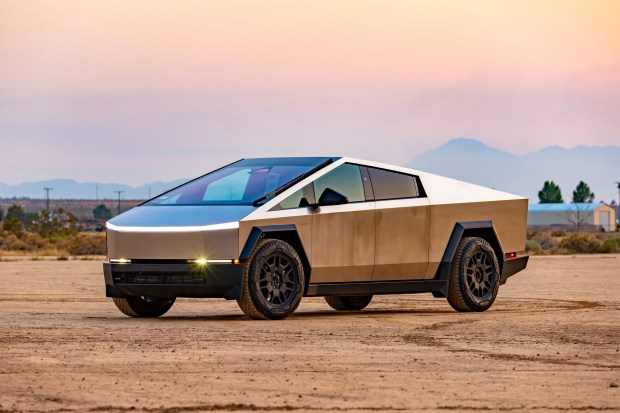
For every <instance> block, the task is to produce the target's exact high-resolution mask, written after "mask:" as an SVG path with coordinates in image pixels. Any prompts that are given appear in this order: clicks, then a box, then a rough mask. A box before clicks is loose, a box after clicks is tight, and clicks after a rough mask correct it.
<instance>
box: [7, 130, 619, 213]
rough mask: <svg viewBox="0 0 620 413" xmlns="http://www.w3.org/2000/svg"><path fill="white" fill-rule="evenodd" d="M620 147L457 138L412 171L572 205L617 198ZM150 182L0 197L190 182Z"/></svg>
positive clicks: (135, 190)
mask: <svg viewBox="0 0 620 413" xmlns="http://www.w3.org/2000/svg"><path fill="white" fill-rule="evenodd" d="M619 165H620V147H618V146H605V147H596V146H593V147H590V146H577V147H575V148H572V149H565V148H562V147H560V146H550V147H547V148H544V149H541V150H539V151H536V152H532V153H528V154H525V155H515V154H512V153H509V152H505V151H501V150H499V149H495V148H492V147H490V146H488V145H485V144H484V143H482V142H480V141H477V140H475V139H465V138H458V139H453V140H451V141H449V142H448V143H446V144H445V145H442V146H440V147H439V148H437V149H435V150H431V151H428V152H424V153H422V154H420V155H418V156H416V157H415V158H413V159H412V160H411V161H410V162H408V163H407V166H409V167H411V168H414V169H419V170H422V171H427V172H432V173H436V174H438V175H443V176H448V177H451V178H455V179H459V180H462V181H467V182H471V183H474V184H479V185H484V186H488V187H491V188H495V189H499V190H501V191H506V192H511V193H514V194H518V195H522V196H527V197H528V198H530V202H538V191H539V190H540V188H542V185H543V183H544V181H546V180H553V181H555V182H556V183H557V184H559V185H560V188H562V194H563V196H564V200H565V201H567V202H570V199H571V196H572V192H573V190H574V189H575V186H577V183H578V182H579V181H580V180H584V181H586V182H587V183H588V185H590V188H592V190H593V191H594V194H595V196H596V201H600V200H604V201H605V202H610V201H611V200H612V199H616V200H617V199H618V198H617V196H618V191H617V185H616V184H615V181H620V167H619ZM186 181H187V180H186V179H177V180H175V181H171V182H151V183H147V184H144V185H142V186H139V187H131V186H128V185H124V184H117V183H107V184H103V183H96V182H85V183H81V182H76V181H74V180H72V179H54V180H49V181H38V182H25V183H23V184H19V185H6V184H3V183H1V182H0V198H12V197H18V198H19V197H28V198H39V199H40V198H44V196H45V193H44V192H43V188H44V187H51V188H54V189H53V191H51V193H50V198H52V199H63V198H69V199H95V194H96V187H97V185H98V186H99V191H98V192H99V199H116V197H117V195H116V193H114V191H117V190H120V191H125V192H124V193H123V194H122V198H123V199H127V200H129V199H135V200H140V199H147V197H148V196H149V187H150V193H151V197H154V196H156V195H158V194H160V193H162V192H165V191H166V190H168V189H170V188H173V187H175V186H178V185H180V184H182V183H183V182H186Z"/></svg>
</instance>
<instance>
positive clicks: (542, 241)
mask: <svg viewBox="0 0 620 413" xmlns="http://www.w3.org/2000/svg"><path fill="white" fill-rule="evenodd" d="M531 240H532V241H536V243H538V245H539V246H540V248H541V249H544V250H549V249H552V248H555V247H556V246H557V245H558V242H557V241H556V240H555V239H553V238H552V237H550V236H549V235H547V234H546V233H544V232H537V233H535V234H534V235H533V236H532V237H531Z"/></svg>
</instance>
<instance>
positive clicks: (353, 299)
mask: <svg viewBox="0 0 620 413" xmlns="http://www.w3.org/2000/svg"><path fill="white" fill-rule="evenodd" d="M370 300H372V295H351V296H348V295H331V296H328V297H325V301H327V304H329V306H330V307H331V308H333V309H334V310H338V311H354V310H363V309H364V308H366V306H367V305H368V304H370Z"/></svg>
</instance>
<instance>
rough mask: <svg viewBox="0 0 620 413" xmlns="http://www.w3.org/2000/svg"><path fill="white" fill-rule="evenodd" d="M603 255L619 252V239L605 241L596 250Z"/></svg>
mask: <svg viewBox="0 0 620 413" xmlns="http://www.w3.org/2000/svg"><path fill="white" fill-rule="evenodd" d="M598 252H602V253H604V254H608V253H615V252H620V238H609V239H606V240H605V241H604V242H603V243H602V244H601V245H600V246H599V248H598Z"/></svg>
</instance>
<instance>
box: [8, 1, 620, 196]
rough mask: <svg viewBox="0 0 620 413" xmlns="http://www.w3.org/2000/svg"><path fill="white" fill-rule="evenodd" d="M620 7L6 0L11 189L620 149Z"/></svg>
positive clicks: (598, 4) (617, 3) (608, 4)
mask: <svg viewBox="0 0 620 413" xmlns="http://www.w3.org/2000/svg"><path fill="white" fill-rule="evenodd" d="M618 22H620V1H617V0H609V1H605V0H592V1H586V0H579V1H575V0H516V1H513V0H501V1H496V0H467V1H465V0H459V1H457V0H453V1H450V0H439V1H437V0H428V1H417V0H403V1H396V0H382V1H378V0H374V1H368V0H350V1H344V0H279V1H275V0H261V1H254V0H252V1H250V0H247V1H239V0H221V1H209V0H204V1H191V0H189V1H183V2H179V1H173V0H170V1H157V0H131V1H126V0H106V1H100V0H75V1H67V0H53V1H51V0H50V1H32V0H0V182H4V183H7V184H17V183H21V182H25V181H35V180H43V179H53V178H72V179H76V180H77V181H79V182H88V181H99V182H119V183H125V184H130V185H138V184H143V183H146V182H153V181H159V180H164V181H167V180H173V179H177V178H184V177H194V176H198V175H202V174H203V173H205V172H207V171H209V170H210V169H213V168H215V167H218V166H220V165H223V164H226V163H229V162H231V161H234V160H237V159H240V158H243V157H254V156H291V155H302V156H306V155H343V156H354V157H359V158H364V159H372V160H377V161H382V162H387V163H393V164H404V163H406V162H407V161H409V160H410V159H411V158H413V157H414V156H415V155H417V154H419V153H422V152H424V151H427V150H430V149H434V148H437V147H438V146H440V145H442V144H444V143H445V142H447V141H448V140H450V139H453V138H457V137H469V138H475V139H479V140H481V141H483V142H485V143H486V144H488V145H491V146H493V147H496V148H499V149H502V150H506V151H510V152H513V153H516V154H523V153H527V152H531V151H535V150H538V149H541V148H543V147H546V146H550V145H560V146H564V147H573V146H575V145H596V146H605V145H614V144H615V145H620V24H618Z"/></svg>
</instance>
